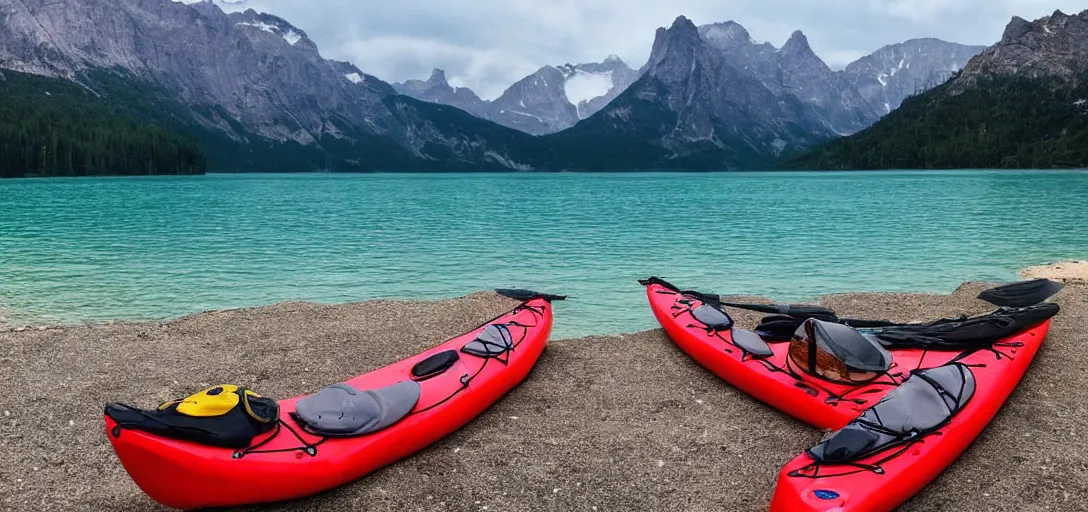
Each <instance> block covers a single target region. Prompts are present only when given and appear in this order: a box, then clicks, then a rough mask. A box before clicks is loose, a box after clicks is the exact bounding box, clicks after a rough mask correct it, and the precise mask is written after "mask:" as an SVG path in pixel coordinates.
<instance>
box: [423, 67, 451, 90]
mask: <svg viewBox="0 0 1088 512" xmlns="http://www.w3.org/2000/svg"><path fill="white" fill-rule="evenodd" d="M427 83H428V84H430V85H431V86H445V87H449V86H450V83H449V81H448V80H446V70H444V69H441V68H434V69H432V70H431V76H430V78H428V79H427Z"/></svg>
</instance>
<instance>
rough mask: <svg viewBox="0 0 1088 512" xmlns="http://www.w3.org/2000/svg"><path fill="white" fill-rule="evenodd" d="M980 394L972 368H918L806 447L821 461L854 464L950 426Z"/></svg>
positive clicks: (958, 365) (958, 366)
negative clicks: (976, 388) (829, 432)
mask: <svg viewBox="0 0 1088 512" xmlns="http://www.w3.org/2000/svg"><path fill="white" fill-rule="evenodd" d="M974 394H975V376H974V374H973V373H971V369H970V368H968V367H967V366H965V365H963V364H960V363H952V364H948V365H945V366H938V367H936V368H930V369H927V370H917V371H915V372H914V374H913V375H911V377H910V378H909V379H907V381H906V382H904V383H903V384H902V385H901V386H899V387H898V388H896V389H894V390H893V391H892V392H891V393H888V395H887V396H885V397H884V398H883V399H881V400H880V402H878V403H877V404H876V405H874V406H872V407H870V408H868V409H866V410H865V412H863V413H861V415H860V416H858V417H857V418H856V419H854V420H853V421H851V422H850V423H848V424H847V425H846V426H845V427H843V428H841V429H839V430H837V431H835V432H833V433H831V434H829V435H828V436H827V437H825V438H824V439H823V440H822V441H820V443H818V444H817V445H816V446H813V447H812V448H809V449H808V450H806V452H807V453H808V455H809V456H810V457H812V458H813V459H814V460H816V462H818V463H821V464H849V463H852V462H857V461H860V460H862V459H866V458H868V457H870V456H872V455H874V454H876V453H878V452H881V451H884V450H887V449H889V448H892V447H895V446H901V445H903V444H905V443H908V442H912V441H915V440H917V439H919V438H921V437H923V436H926V435H929V434H931V433H933V432H935V431H937V430H939V429H940V428H942V427H943V426H945V425H947V424H948V422H949V421H951V420H952V418H953V417H955V416H956V414H959V412H960V411H962V410H963V408H964V407H965V406H966V405H967V402H968V401H970V400H971V397H972V396H974Z"/></svg>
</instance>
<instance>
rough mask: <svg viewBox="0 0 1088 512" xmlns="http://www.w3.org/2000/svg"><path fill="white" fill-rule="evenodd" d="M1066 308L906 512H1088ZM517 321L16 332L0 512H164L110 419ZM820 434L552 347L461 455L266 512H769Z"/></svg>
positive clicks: (452, 452)
mask: <svg viewBox="0 0 1088 512" xmlns="http://www.w3.org/2000/svg"><path fill="white" fill-rule="evenodd" d="M982 287H983V286H982V285H981V284H977V283H968V284H965V285H964V286H962V287H960V289H958V290H957V291H956V292H955V293H953V294H951V295H930V294H856V293H846V294H836V295H831V296H827V297H824V298H823V300H822V303H823V304H825V305H828V306H831V307H834V308H836V309H838V310H840V312H842V313H845V314H849V315H853V316H863V317H888V318H893V319H898V320H904V321H907V320H917V319H924V318H935V317H938V316H949V315H956V314H960V313H978V312H982V311H986V310H988V309H991V308H990V307H989V306H988V305H986V304H984V303H981V302H979V301H977V300H975V299H973V298H972V297H973V296H974V295H975V294H977V292H978V291H979V290H980V289H981V288H982ZM1056 301H1057V302H1058V303H1060V304H1061V305H1062V308H1063V310H1062V313H1061V314H1059V315H1058V316H1057V317H1056V318H1055V320H1054V324H1053V326H1052V328H1051V331H1050V335H1049V337H1048V339H1047V342H1046V343H1045V344H1044V346H1043V348H1042V350H1041V351H1040V353H1039V355H1038V356H1037V357H1036V360H1035V363H1034V364H1033V366H1032V368H1031V369H1030V370H1029V372H1028V374H1027V376H1026V377H1025V379H1024V382H1023V383H1022V385H1021V387H1020V388H1019V389H1018V390H1017V392H1016V393H1015V394H1014V395H1013V396H1012V398H1011V399H1010V400H1009V402H1008V404H1006V407H1005V409H1003V411H1002V412H1001V413H1000V414H999V415H998V417H997V418H995V420H994V422H993V423H992V424H991V425H990V427H989V428H987V429H986V431H985V432H984V433H983V435H982V436H981V437H980V438H979V439H978V441H977V442H976V443H975V444H974V445H973V447H972V448H971V449H969V450H968V451H967V453H965V454H964V455H963V456H962V457H961V458H960V460H959V461H958V462H957V463H955V464H954V465H953V466H951V467H950V468H949V470H948V471H946V472H945V474H944V475H942V476H941V477H940V478H939V479H938V480H937V481H935V482H934V483H933V484H931V485H930V486H929V487H927V488H926V490H924V491H923V492H922V493H921V494H919V495H918V496H917V497H916V498H914V499H913V500H911V501H910V502H908V503H907V504H906V505H905V506H904V507H903V508H902V510H911V511H913V510H919V511H920V510H1077V509H1082V510H1083V509H1085V507H1086V506H1088V505H1086V504H1088V447H1084V446H1083V445H1082V444H1080V443H1079V442H1078V440H1079V439H1080V438H1081V437H1083V436H1084V435H1085V433H1086V432H1085V429H1088V390H1086V389H1085V386H1084V385H1083V383H1082V381H1083V378H1082V377H1081V372H1082V369H1083V368H1085V367H1086V366H1088V352H1086V351H1085V350H1084V346H1085V343H1086V342H1088V336H1086V335H1085V334H1084V333H1083V330H1082V326H1083V325H1084V324H1085V322H1086V321H1088V283H1083V282H1074V281H1070V282H1069V283H1068V284H1067V287H1066V289H1065V290H1064V291H1063V292H1062V293H1061V294H1059V295H1058V297H1057V298H1056ZM513 304H514V302H512V301H510V300H509V299H505V298H502V297H500V296H498V295H495V294H493V293H480V294H474V295H471V296H468V297H463V298H459V299H453V300H443V301H428V302H421V301H371V302H364V303H358V304H346V305H335V306H328V305H318V304H309V303H284V304H278V305H275V306H269V307H263V308H253V309H240V310H230V311H222V312H210V313H203V314H198V315H193V316H189V317H185V318H181V319H177V320H172V321H167V322H153V323H119V324H103V325H88V326H78V327H59V328H49V329H46V330H38V329H37V328H31V329H27V330H24V331H22V332H14V331H7V332H0V384H2V386H3V389H4V390H5V392H4V393H3V395H2V396H0V415H2V416H0V450H2V451H3V452H4V453H5V454H6V457H5V463H4V464H0V509H2V510H122V511H144V510H163V509H162V508H161V507H159V506H158V505H156V504H155V503H154V502H152V501H151V500H150V499H148V498H147V497H146V496H145V495H144V494H143V493H142V492H141V491H140V490H139V489H138V488H137V487H136V486H135V485H134V484H133V483H132V481H131V480H130V479H129V478H128V476H127V474H126V473H125V471H124V469H123V468H122V467H121V465H120V463H119V462H118V461H117V459H116V457H115V456H114V454H113V453H112V450H111V448H110V447H109V443H108V441H107V440H106V437H105V435H104V433H103V432H102V417H101V410H102V405H103V404H104V403H105V402H107V401H114V400H126V401H130V402H134V403H137V404H139V405H145V406H150V405H153V404H155V403H158V402H159V401H163V400H166V399H169V398H174V397H177V396H182V395H184V394H187V393H189V392H192V391H195V390H197V389H200V388H201V387H203V386H205V385H210V384H216V383H221V382H234V383H240V384H246V385H249V386H251V387H253V388H255V389H257V390H258V391H260V392H262V393H264V394H266V395H269V396H275V397H288V396H294V395H297V394H301V393H310V392H313V391H316V390H317V389H319V388H320V387H322V386H323V385H325V384H328V383H332V382H336V381H339V380H343V379H345V378H347V377H350V376H353V375H356V374H359V373H363V372H365V371H369V370H372V369H374V368H378V367H380V366H383V365H385V364H388V363H390V362H393V361H396V360H398V359H401V358H403V357H405V356H408V355H411V354H415V353H417V352H419V351H420V350H422V349H424V348H426V347H429V346H432V345H434V344H437V343H438V342H440V341H443V340H444V339H446V338H448V337H450V336H452V335H455V334H457V333H460V332H462V331H464V330H466V329H468V328H471V327H474V326H476V325H478V324H479V323H481V322H483V321H486V320H488V319H490V318H492V317H494V316H495V315H497V314H499V313H501V312H503V311H505V310H506V309H508V308H509V307H510V306H511V305H513ZM573 305H574V304H572V306H573ZM646 314H647V315H649V314H651V313H650V311H649V308H648V307H647V308H646ZM737 317H738V321H739V322H740V323H741V324H742V325H747V326H751V325H753V323H754V321H755V320H756V318H757V317H756V315H754V314H753V315H746V314H738V315H737ZM562 321H563V319H562V317H561V316H557V318H556V322H562ZM194 356H196V357H194ZM820 434H821V433H820V432H819V431H817V430H815V429H813V428H810V427H807V426H805V425H803V424H801V423H799V422H797V421H795V420H793V419H791V418H789V417H786V416H785V415H782V414H780V413H778V412H775V411H774V410H772V409H770V408H769V407H767V406H764V405H762V404H761V403H759V402H756V401H754V400H752V399H750V398H749V397H747V396H746V395H744V394H743V393H741V392H739V391H736V390H734V389H733V388H731V387H730V386H728V385H727V384H725V383H724V382H722V381H721V380H719V379H717V378H716V377H714V376H713V375H711V374H710V373H709V372H707V371H705V370H703V369H702V368H701V367H699V366H698V365H696V364H695V363H694V362H692V361H691V359H690V358H688V357H687V356H686V355H684V354H683V353H682V352H680V351H679V350H678V349H676V348H675V347H674V346H673V345H672V343H671V342H669V341H668V339H667V338H666V337H665V335H664V333H663V332H662V331H661V330H660V329H655V330H651V331H645V332H640V333H636V334H629V335H620V336H595V337H588V338H581V339H571V340H552V341H551V342H550V343H549V346H548V349H547V350H546V351H545V353H544V355H543V357H542V358H541V360H540V362H539V364H538V365H537V367H536V369H535V370H534V372H533V374H532V375H531V376H530V377H529V379H528V380H527V381H526V382H525V383H524V384H522V385H521V386H520V387H518V388H517V389H515V390H514V391H513V392H511V393H510V394H509V395H508V396H507V397H506V398H505V399H503V400H502V401H500V402H499V403H498V404H496V405H495V406H494V407H492V408H491V409H489V410H488V411H487V412H485V413H484V414H483V415H481V416H480V417H478V418H477V419H476V420H474V421H473V422H471V423H470V424H468V425H467V426H465V427H464V428H462V429H461V430H459V431H457V432H456V433H454V434H453V435H451V436H449V437H448V438H446V439H444V440H442V441H440V442H438V443H436V444H435V445H433V446H431V447H430V448H428V449H426V450H424V451H422V452H420V453H418V454H416V455H415V456H413V457H411V458H409V459H406V460H404V461H402V462H400V463H397V464H395V465H393V466H391V467H389V468H387V469H385V470H382V471H380V472H378V473H376V474H374V475H372V476H370V477H367V478H364V479H362V480H359V481H357V482H355V483H352V484H349V485H347V486H344V487H342V488H339V489H336V490H333V491H330V492H328V493H325V494H322V495H319V496H315V497H311V498H306V499H302V500H298V501H293V502H290V503H285V504H282V505H277V506H273V507H263V508H261V510H265V509H270V510H315V511H316V510H321V511H327V510H458V511H460V510H484V507H487V508H486V510H488V511H497V510H502V511H505V510H564V511H565V510H586V511H593V510H597V511H601V512H604V511H610V510H612V511H622V510H766V508H767V505H768V504H769V500H770V496H771V494H772V492H773V489H774V483H775V478H776V477H777V474H778V470H779V468H780V467H781V465H782V464H784V463H785V462H786V461H788V460H789V459H790V458H792V457H793V456H794V455H795V454H797V453H799V452H800V451H801V450H802V449H804V448H805V447H807V446H808V445H810V444H811V443H813V442H815V441H816V440H817V439H818V438H819V437H820Z"/></svg>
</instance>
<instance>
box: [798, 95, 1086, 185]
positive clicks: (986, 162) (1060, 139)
mask: <svg viewBox="0 0 1088 512" xmlns="http://www.w3.org/2000/svg"><path fill="white" fill-rule="evenodd" d="M1086 78H1088V77H1086ZM1079 83H1080V85H1079V86H1075V87H1070V85H1069V84H1068V83H1066V82H1062V81H1059V80H1058V79H1054V78H1026V77H1019V76H994V77H987V78H983V79H980V80H979V81H978V82H977V83H975V84H974V85H973V86H971V87H969V88H966V89H965V90H963V91H954V90H952V86H953V85H952V84H953V82H952V81H950V82H949V83H947V84H945V85H942V86H940V87H938V88H936V89H934V90H932V91H929V92H926V93H923V94H921V95H919V96H916V97H913V98H910V99H908V100H907V101H905V102H904V103H903V106H902V107H900V108H899V109H898V110H896V111H894V112H892V113H891V114H889V115H888V116H887V117H885V118H884V119H883V120H881V121H880V122H879V123H877V124H876V125H874V126H872V127H870V128H869V129H867V130H864V131H862V132H860V133H858V134H856V135H854V136H852V137H846V138H843V139H838V140H835V141H833V142H830V143H828V144H827V145H825V146H823V147H822V148H819V149H817V150H815V151H813V152H811V153H809V154H807V155H805V156H802V157H800V158H798V159H795V160H793V161H791V162H788V163H787V164H786V165H785V167H790V168H804V169H954V168H1010V169H1011V168H1030V169H1040V168H1042V169H1049V168H1081V167H1088V86H1086V85H1085V84H1086V83H1088V82H1086V81H1085V80H1080V81H1079Z"/></svg>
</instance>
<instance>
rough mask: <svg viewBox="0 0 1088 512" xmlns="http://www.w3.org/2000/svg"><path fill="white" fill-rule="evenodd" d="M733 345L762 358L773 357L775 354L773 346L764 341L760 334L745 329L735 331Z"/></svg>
mask: <svg viewBox="0 0 1088 512" xmlns="http://www.w3.org/2000/svg"><path fill="white" fill-rule="evenodd" d="M733 344H734V345H736V346H738V347H740V348H741V349H743V350H744V351H745V352H747V353H749V354H754V355H757V356H761V357H771V356H772V355H774V352H773V351H772V350H771V346H770V345H768V344H767V342H766V341H763V338H760V337H759V335H758V334H756V333H754V332H752V331H746V330H744V329H733Z"/></svg>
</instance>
